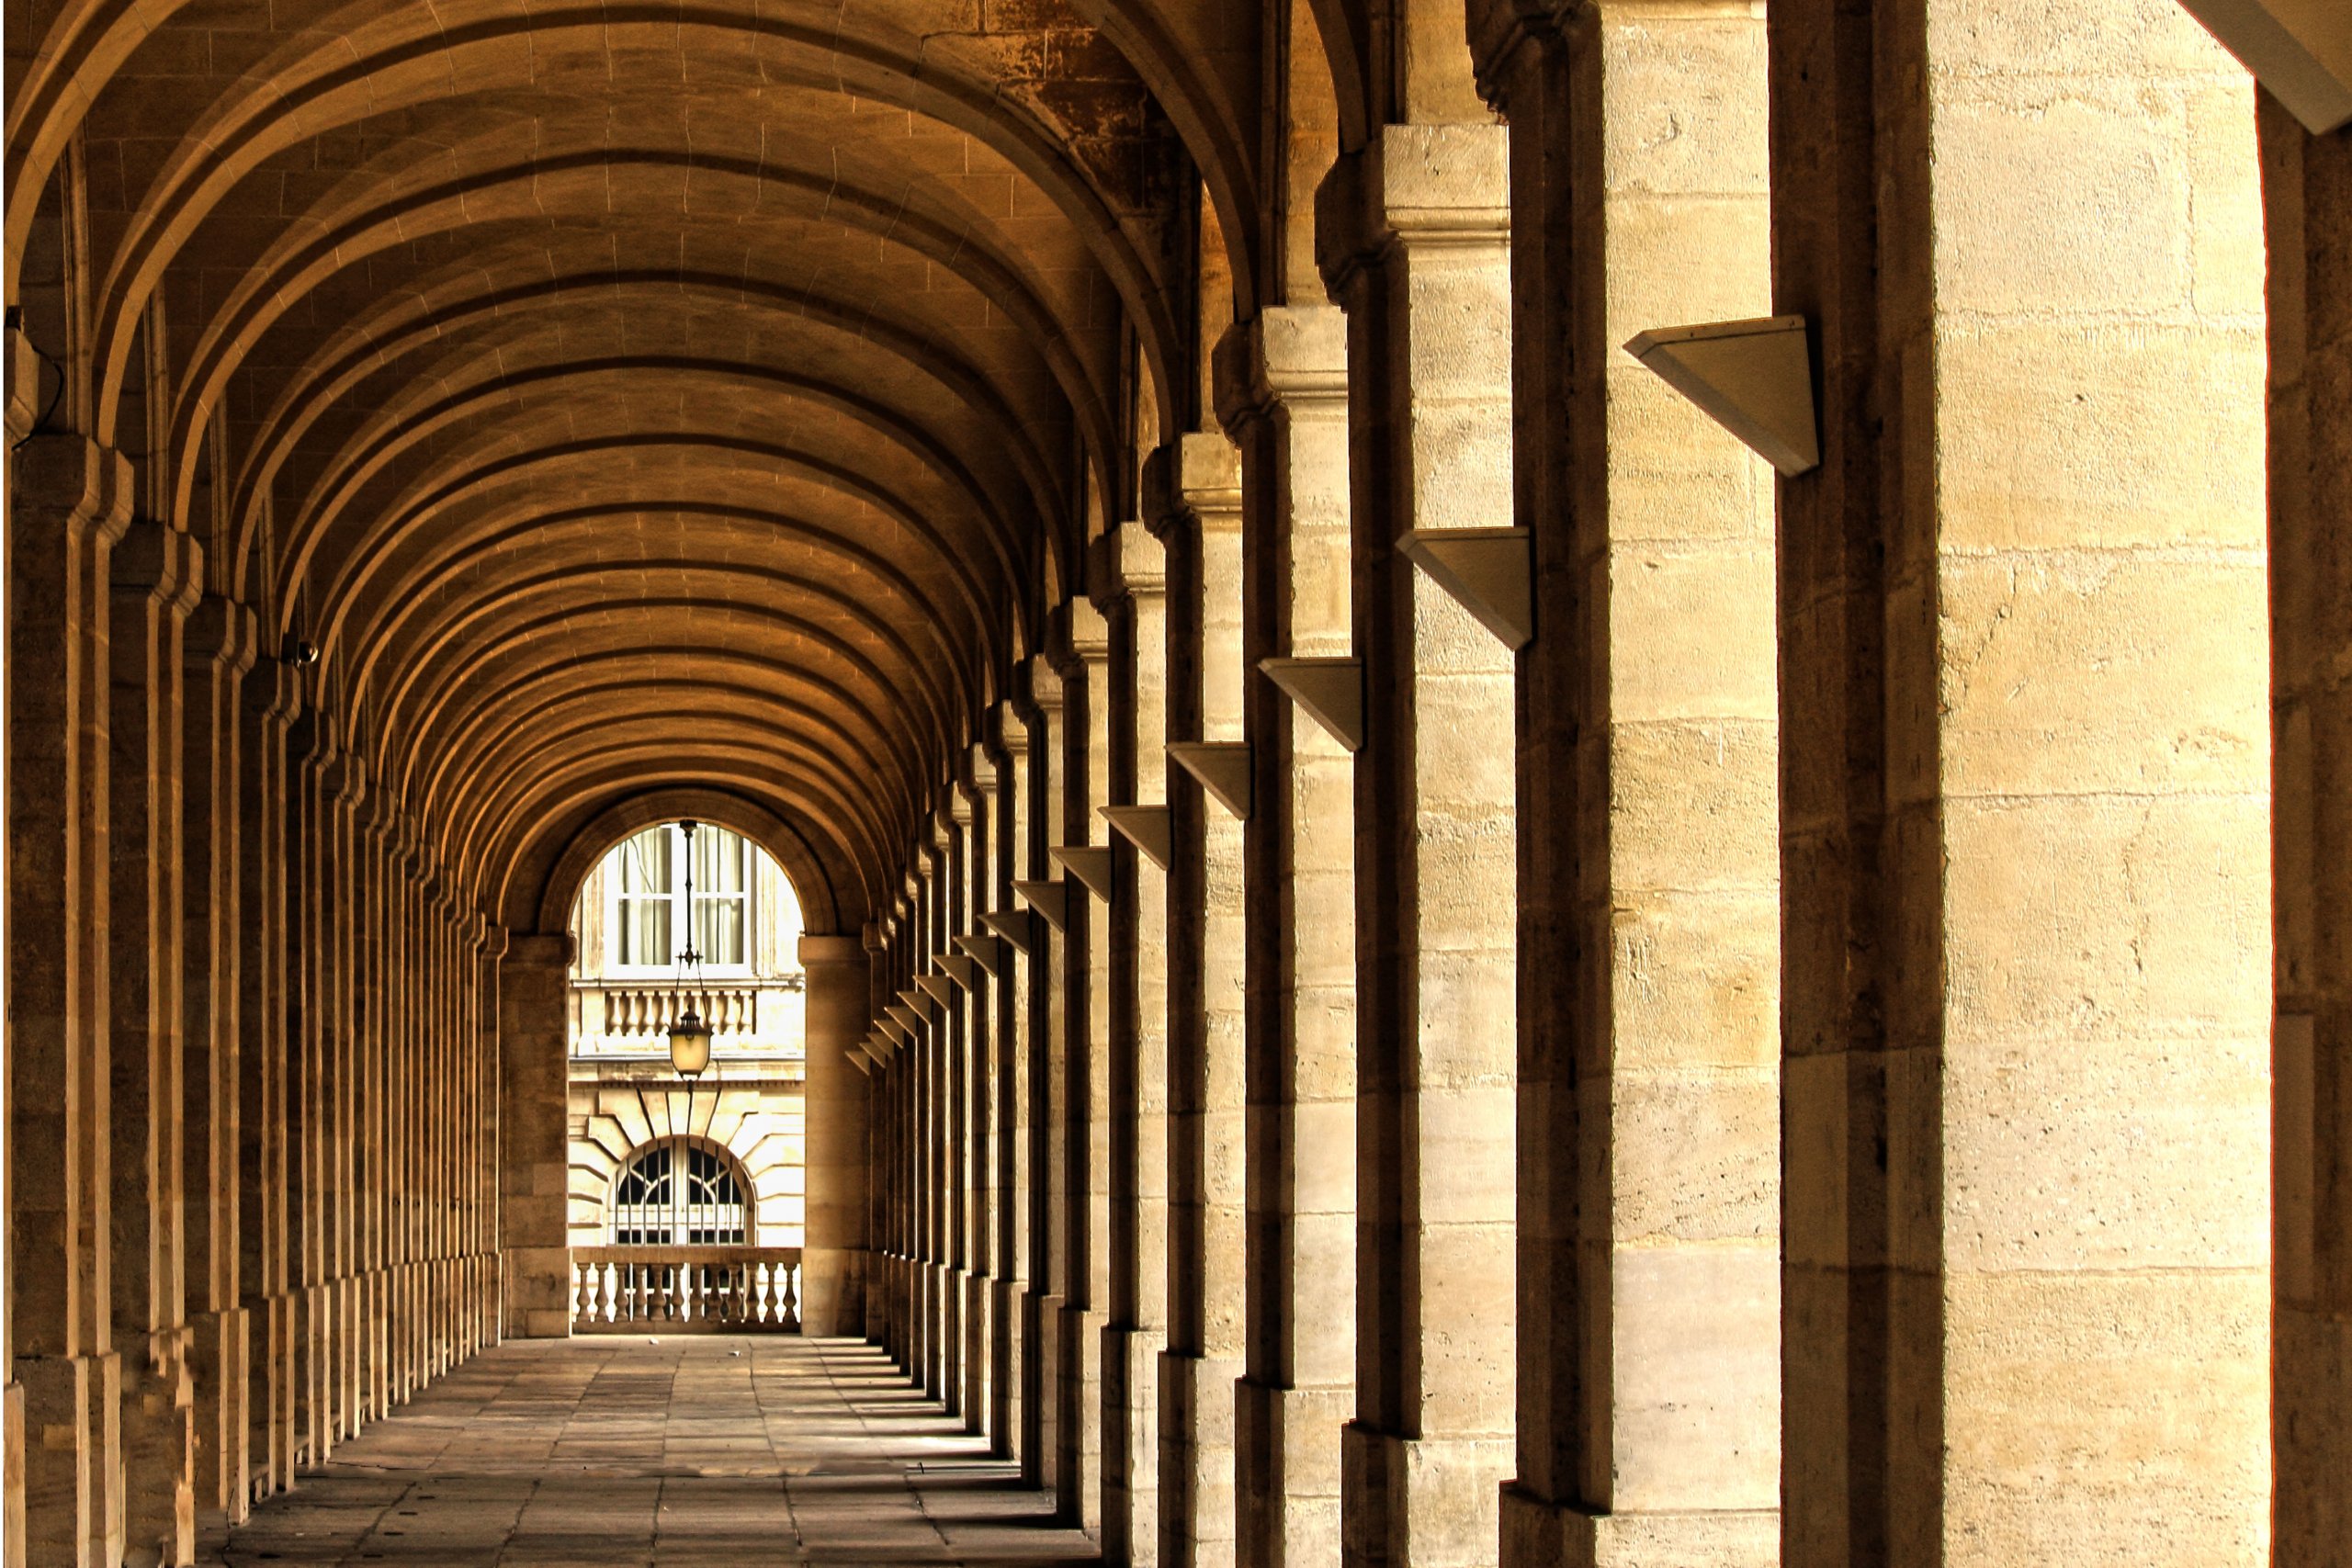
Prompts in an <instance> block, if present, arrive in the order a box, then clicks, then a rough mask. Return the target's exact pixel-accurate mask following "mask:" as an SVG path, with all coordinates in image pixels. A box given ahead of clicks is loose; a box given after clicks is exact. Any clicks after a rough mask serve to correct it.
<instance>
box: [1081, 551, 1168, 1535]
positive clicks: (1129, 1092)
mask: <svg viewBox="0 0 2352 1568" xmlns="http://www.w3.org/2000/svg"><path fill="white" fill-rule="evenodd" d="M1095 565H1096V568H1097V570H1098V572H1099V574H1100V580H1101V581H1100V585H1099V586H1098V588H1097V590H1096V592H1095V594H1094V599H1095V603H1096V604H1098V605H1103V606H1104V607H1106V608H1107V610H1108V612H1109V615H1110V620H1111V625H1112V626H1113V636H1112V643H1113V653H1112V659H1111V663H1110V667H1109V671H1110V678H1111V679H1110V690H1109V691H1108V693H1107V694H1106V695H1107V697H1108V703H1107V706H1108V707H1109V710H1110V711H1109V714H1108V719H1109V730H1110V734H1109V759H1110V783H1109V785H1108V788H1107V792H1106V793H1107V795H1108V796H1109V799H1108V800H1107V801H1106V802H1105V804H1113V805H1118V806H1131V805H1132V806H1152V807H1165V806H1166V805H1167V802H1168V777H1167V769H1168V761H1167V745H1168V578H1167V566H1166V552H1165V550H1163V549H1162V547H1161V546H1160V543H1159V540H1158V539H1156V538H1154V537H1153V536H1151V534H1150V532H1149V531H1148V530H1147V529H1146V528H1145V527H1144V525H1142V524H1140V523H1128V524H1125V525H1121V526H1120V528H1119V529H1118V530H1117V532H1115V533H1114V534H1112V535H1110V536H1107V537H1106V538H1105V539H1104V540H1103V542H1102V545H1101V546H1100V553H1099V555H1098V556H1097V558H1096V562H1095ZM1091 826H1092V830H1093V832H1094V833H1095V834H1096V835H1097V836H1098V837H1099V838H1100V839H1101V840H1103V841H1106V842H1108V843H1109V845H1110V846H1111V853H1112V863H1113V865H1114V874H1113V880H1112V892H1113V897H1112V901H1111V904H1110V908H1109V916H1110V918H1109V919H1108V921H1107V922H1106V923H1107V924H1108V926H1109V928H1110V930H1109V936H1110V942H1109V947H1110V952H1109V953H1108V954H1107V955H1106V956H1107V958H1108V965H1107V968H1106V969H1105V970H1103V974H1104V977H1105V979H1106V980H1107V982H1108V986H1107V992H1108V997H1107V999H1108V1001H1109V1009H1108V1011H1107V1014H1106V1023H1107V1025H1108V1027H1107V1030H1106V1032H1105V1036H1104V1037H1105V1039H1106V1041H1107V1042H1108V1047H1109V1048H1108V1051H1107V1053H1106V1055H1107V1061H1106V1063H1105V1066H1106V1067H1107V1071H1106V1073H1105V1074H1104V1077H1105V1089H1106V1091H1107V1095H1108V1111H1109V1116H1108V1120H1109V1129H1108V1133H1109V1136H1108V1152H1109V1156H1110V1181H1109V1187H1110V1198H1111V1204H1110V1229H1109V1238H1110V1268H1109V1286H1110V1294H1109V1296H1108V1298H1107V1299H1108V1304H1109V1308H1110V1322H1109V1325H1107V1326H1106V1328H1105V1329H1104V1331H1103V1551H1104V1554H1105V1556H1106V1557H1107V1558H1108V1559H1109V1560H1110V1561H1112V1562H1125V1563H1136V1564H1143V1563H1150V1562H1157V1561H1158V1560H1159V1357H1160V1354H1161V1352H1162V1351H1163V1350H1165V1349H1166V1348H1167V1345H1168V899H1169V879H1168V873H1167V872H1166V871H1165V870H1164V869H1162V868H1161V867H1160V866H1159V864H1158V863H1156V862H1154V861H1153V860H1152V859H1151V858H1150V857H1149V856H1148V855H1145V854H1143V853H1142V852H1139V851H1138V850H1137V849H1136V846H1135V845H1134V843H1132V842H1131V841H1130V840H1128V839H1126V838H1125V836H1124V835H1122V834H1119V833H1116V832H1114V831H1112V830H1111V829H1110V828H1109V826H1108V824H1107V823H1103V822H1101V821H1097V822H1096V823H1094V824H1092V825H1091Z"/></svg>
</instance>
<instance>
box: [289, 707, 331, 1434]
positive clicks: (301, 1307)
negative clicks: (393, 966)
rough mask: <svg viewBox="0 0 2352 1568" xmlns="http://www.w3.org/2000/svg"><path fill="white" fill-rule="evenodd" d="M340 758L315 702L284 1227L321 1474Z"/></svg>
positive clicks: (301, 779)
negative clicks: (324, 805)
mask: <svg viewBox="0 0 2352 1568" xmlns="http://www.w3.org/2000/svg"><path fill="white" fill-rule="evenodd" d="M340 752H341V744H340V742H339V740H338V738H337V735H336V729H335V724H334V716H332V715H330V714H327V713H325V712H323V711H322V710H321V709H320V708H319V707H318V706H317V705H316V703H315V701H313V702H312V703H311V705H307V706H306V707H305V708H304V709H303V711H302V712H301V713H300V715H298V716H296V718H295V721H294V726H293V728H292V730H291V731H290V732H289V735H288V748H287V759H288V773H287V778H286V807H285V809H286V820H285V829H284V832H283V835H282V837H283V840H284V842H285V845H286V864H285V868H284V873H283V874H284V877H285V885H286V891H285V900H286V902H285V910H284V912H285V918H286V937H285V953H286V980H285V985H286V1003H285V1011H286V1171H287V1189H286V1204H287V1207H286V1216H287V1217H286V1228H287V1260H286V1282H287V1300H288V1305H289V1308H290V1310H291V1312H292V1314H293V1323H294V1371H293V1377H294V1462H295V1464H296V1466H297V1467H298V1468H304V1469H315V1468H317V1467H318V1466H320V1465H322V1464H324V1463H325V1462H326V1461H327V1460H328V1458H329V1457H330V1445H331V1443H332V1441H333V1422H332V1419H331V1417H330V1415H329V1411H328V1407H327V1389H328V1378H327V1365H328V1361H329V1359H330V1358H331V1356H332V1354H333V1350H332V1347H331V1346H330V1344H329V1342H328V1336H329V1332H330V1327H331V1325H330V1323H329V1321H328V1314H327V1313H326V1312H325V1310H324V1305H325V1301H326V1277H325V1273H324V1261H325V1260H324V1256H323V1246H322V1243H323V1240H324V1235H323V1231H322V1225H321V1223H320V1222H321V1219H322V1205H321V1199H322V1191H321V1189H320V1172H321V1168H322V1163H323V1156H324V1153H325V1145H324V1140H323V1138H322V1126H321V1117H320V1110H321V1106H322V1097H323V1093H324V1088H325V1075H324V1072H323V1071H322V1066H323V1056H324V1054H325V1051H326V1030H327V1027H328V1026H327V1014H328V1012H329V1010H330V1009H331V1004H330V1003H329V1001H328V998H327V992H328V988H329V987H330V985H331V984H332V982H331V980H330V979H329V967H330V964H331V956H330V953H329V948H330V946H331V943H332V941H333V938H332V935H331V933H329V932H328V931H325V930H324V929H323V926H322V899H323V894H324V881H323V869H324V868H323V867H322V866H321V864H320V862H319V853H320V850H321V848H322V835H321V833H320V821H321V811H320V806H321V801H322V795H323V794H324V789H323V779H324V775H325V773H326V771H327V770H328V769H329V768H330V767H332V766H333V765H334V761H335V759H336V757H337V756H338V755H340Z"/></svg>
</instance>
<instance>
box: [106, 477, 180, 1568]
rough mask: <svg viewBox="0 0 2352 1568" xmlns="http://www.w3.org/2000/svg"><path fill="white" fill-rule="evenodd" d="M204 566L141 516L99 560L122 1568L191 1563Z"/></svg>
mask: <svg viewBox="0 0 2352 1568" xmlns="http://www.w3.org/2000/svg"><path fill="white" fill-rule="evenodd" d="M202 558H203V552H202V551H201V550H200V549H199V548H198V546H197V543H196V541H195V540H194V539H192V538H190V537H189V536H187V535H186V534H182V533H177V532H175V531H173V530H172V529H169V528H166V527H165V526H164V525H162V524H160V523H153V522H149V521H146V520H144V519H140V520H138V521H135V522H133V523H132V524H131V525H130V528H129V530H128V531H127V532H126V533H125V535H124V536H123V537H122V538H121V539H120V540H119V541H118V542H117V543H116V545H115V547H114V549H113V552H112V554H111V556H110V558H109V563H108V575H109V577H110V580H111V582H112V586H113V611H112V616H111V620H110V623H109V628H108V647H109V650H110V654H111V663H112V666H113V668H112V678H111V691H110V694H109V700H110V704H111V707H112V715H111V719H110V727H109V731H108V734H109V746H108V750H109V753H110V759H111V768H112V773H113V777H112V778H111V780H110V781H109V784H108V786H107V801H108V813H109V817H110V820H111V826H110V832H109V845H110V854H109V861H110V866H109V874H110V877H111V887H110V890H109V893H108V921H109V925H110V928H111V941H110V943H109V949H108V953H107V978H108V985H107V994H108V997H109V998H110V1003H111V1008H112V1017H111V1020H110V1022H109V1025H108V1028H109V1044H108V1051H109V1054H110V1057H111V1061H110V1077H111V1083H110V1085H109V1087H108V1091H107V1092H108V1096H109V1099H110V1101H111V1107H110V1115H111V1119H112V1125H113V1140H114V1145H115V1148H114V1154H113V1171H112V1178H113V1182H114V1196H113V1200H112V1203H111V1205H110V1206H111V1209H112V1213H113V1250H114V1256H113V1258H112V1259H111V1262H112V1268H113V1276H114V1278H113V1301H112V1303H111V1310H112V1312H113V1314H114V1343H115V1345H116V1347H117V1348H118V1350H119V1353H120V1354H121V1356H122V1369H121V1377H122V1464H123V1473H124V1479H125V1482H126V1483H127V1484H126V1487H125V1495H124V1511H125V1519H124V1529H125V1537H124V1561H125V1562H131V1563H177V1562H187V1561H189V1560H191V1559H192V1558H193V1556H194V1554H195V1551H196V1486H195V1483H196V1453H195V1448H196V1408H195V1394H194V1390H193V1388H192V1387H191V1385H190V1382H189V1370H188V1341H189V1334H188V1329H187V1289H186V1285H185V1282H184V1278H183V1275H182V1268H183V1259H184V1254H183V1250H182V1244H181V1228H182V1224H183V1222H184V1219H185V1214H184V1213H183V1209H182V1203H181V1197H180V1183H181V1180H182V1177H183V1170H184V1163H183V1162H184V1157H185V1156H184V1153H183V1145H182V1138H181V1128H182V1122H181V1117H182V1115H183V1113H184V1111H185V1110H186V1106H185V1104H184V1103H183V1100H182V1095H183V1089H182V1087H181V1072H182V1021H181V1011H180V1000H181V990H180V982H181V975H180V905H181V887H180V876H181V873H182V864H181V858H180V772H181V765H180V763H181V727H180V708H181V684H180V633H181V627H182V625H183V623H184V622H185V621H186V618H187V612H188V610H189V609H190V608H191V607H192V606H193V605H194V604H195V602H196V599H197V596H198V593H199V592H200V591H201V587H202V581H203V575H202V574H203V566H202Z"/></svg>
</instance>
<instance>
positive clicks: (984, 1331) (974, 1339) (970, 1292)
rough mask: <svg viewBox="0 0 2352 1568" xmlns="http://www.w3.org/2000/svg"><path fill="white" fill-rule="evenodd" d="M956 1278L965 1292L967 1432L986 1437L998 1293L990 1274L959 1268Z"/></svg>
mask: <svg viewBox="0 0 2352 1568" xmlns="http://www.w3.org/2000/svg"><path fill="white" fill-rule="evenodd" d="M956 1282H957V1285H958V1288H959V1289H960V1290H961V1291H962V1292H963V1306H962V1308H961V1315H962V1318H963V1322H964V1338H963V1346H964V1392H963V1408H964V1430H966V1431H967V1432H971V1433H975V1434H983V1433H986V1432H988V1430H989V1414H990V1412H989V1372H990V1371H992V1370H993V1365H992V1360H993V1354H994V1348H993V1340H994V1337H995V1331H994V1330H993V1329H992V1328H991V1327H990V1319H991V1316H992V1308H993V1307H994V1305H995V1303H996V1293H995V1292H994V1291H993V1290H992V1289H991V1288H990V1287H991V1285H992V1284H993V1281H992V1280H989V1277H988V1276H987V1275H986V1274H975V1273H973V1272H971V1271H970V1270H968V1269H957V1270H956ZM991 1446H993V1445H991Z"/></svg>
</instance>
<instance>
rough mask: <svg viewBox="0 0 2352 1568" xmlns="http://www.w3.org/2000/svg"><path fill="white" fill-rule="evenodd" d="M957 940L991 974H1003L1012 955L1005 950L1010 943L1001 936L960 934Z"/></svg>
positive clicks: (984, 917) (958, 945)
mask: <svg viewBox="0 0 2352 1568" xmlns="http://www.w3.org/2000/svg"><path fill="white" fill-rule="evenodd" d="M980 919H983V920H985V919H988V917H987V916H986V915H982V916H981V917H980ZM991 929H993V928H991ZM955 942H956V946H957V947H959V948H961V949H962V950H963V951H964V952H965V953H967V954H969V955H970V956H971V958H973V959H975V960H978V963H979V965H980V967H981V968H983V969H985V970H987V971H988V972H989V974H991V975H1001V974H1003V973H1004V971H1005V966H1006V961H1007V960H1008V959H1009V958H1010V957H1011V956H1012V955H1011V954H1010V953H1006V952H1005V948H1006V947H1007V946H1008V945H1009V944H1008V943H1007V942H1005V940H1004V938H1002V937H1001V936H959V937H957V938H956V939H955Z"/></svg>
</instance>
